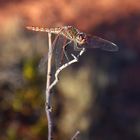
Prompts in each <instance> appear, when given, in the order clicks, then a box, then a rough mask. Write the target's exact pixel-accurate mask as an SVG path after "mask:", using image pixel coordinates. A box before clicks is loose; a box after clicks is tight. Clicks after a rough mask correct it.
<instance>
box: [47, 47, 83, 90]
mask: <svg viewBox="0 0 140 140" xmlns="http://www.w3.org/2000/svg"><path fill="white" fill-rule="evenodd" d="M84 52H85V48H83V49H82V50H81V51H80V53H79V54H78V56H77V57H76V56H75V55H73V54H71V55H72V57H73V58H74V59H73V60H71V61H69V62H68V63H65V64H64V65H62V66H61V67H60V68H59V69H58V70H57V71H56V73H55V80H54V81H53V82H52V84H51V85H50V87H49V90H51V89H52V88H53V87H54V86H55V85H56V84H57V82H58V75H59V73H60V72H61V71H62V70H63V69H65V68H66V67H68V66H69V65H71V64H73V63H75V62H78V59H79V57H80V56H81V55H82V54H83V53H84Z"/></svg>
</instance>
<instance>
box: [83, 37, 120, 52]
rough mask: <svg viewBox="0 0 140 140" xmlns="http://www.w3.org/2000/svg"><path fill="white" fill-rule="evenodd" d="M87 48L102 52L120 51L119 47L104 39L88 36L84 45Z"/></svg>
mask: <svg viewBox="0 0 140 140" xmlns="http://www.w3.org/2000/svg"><path fill="white" fill-rule="evenodd" d="M83 45H84V46H85V48H100V49H102V50H106V51H111V52H116V51H118V50H119V48H118V46H117V45H116V44H114V43H112V42H111V41H108V40H105V39H102V38H100V37H97V36H90V35H87V36H86V44H83Z"/></svg>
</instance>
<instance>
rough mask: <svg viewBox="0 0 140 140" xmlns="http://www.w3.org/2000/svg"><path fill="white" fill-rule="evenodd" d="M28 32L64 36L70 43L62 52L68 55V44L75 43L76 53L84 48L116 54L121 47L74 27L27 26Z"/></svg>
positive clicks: (64, 46)
mask: <svg viewBox="0 0 140 140" xmlns="http://www.w3.org/2000/svg"><path fill="white" fill-rule="evenodd" d="M26 28H27V29H28V30H32V31H37V32H47V33H52V34H56V35H62V36H63V37H65V38H66V39H68V40H69V42H67V43H66V45H63V49H61V50H62V52H63V53H64V54H65V56H66V57H67V55H66V52H65V48H66V46H67V45H68V44H70V43H74V45H73V48H74V50H75V51H81V50H82V49H83V48H85V50H86V49H94V48H99V49H101V50H105V51H110V52H116V51H118V50H119V47H118V46H117V45H116V44H115V43H113V42H111V41H108V40H105V39H103V38H100V37H98V36H92V35H88V34H86V33H84V32H81V31H80V30H78V29H77V28H75V27H73V26H63V27H54V28H44V27H35V26H27V27H26ZM57 54H58V57H57V58H60V57H61V56H60V55H61V53H57Z"/></svg>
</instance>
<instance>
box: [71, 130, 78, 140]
mask: <svg viewBox="0 0 140 140" xmlns="http://www.w3.org/2000/svg"><path fill="white" fill-rule="evenodd" d="M79 134H80V131H77V132H76V133H75V134H74V135H73V137H72V138H71V140H76V139H77V136H78V135H79Z"/></svg>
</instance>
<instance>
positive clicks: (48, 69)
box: [45, 33, 52, 140]
mask: <svg viewBox="0 0 140 140" xmlns="http://www.w3.org/2000/svg"><path fill="white" fill-rule="evenodd" d="M48 41H49V49H48V67H47V82H46V106H45V107H46V115H47V119H48V140H52V111H51V101H50V100H51V99H50V88H49V86H50V81H51V61H52V42H51V33H48Z"/></svg>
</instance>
